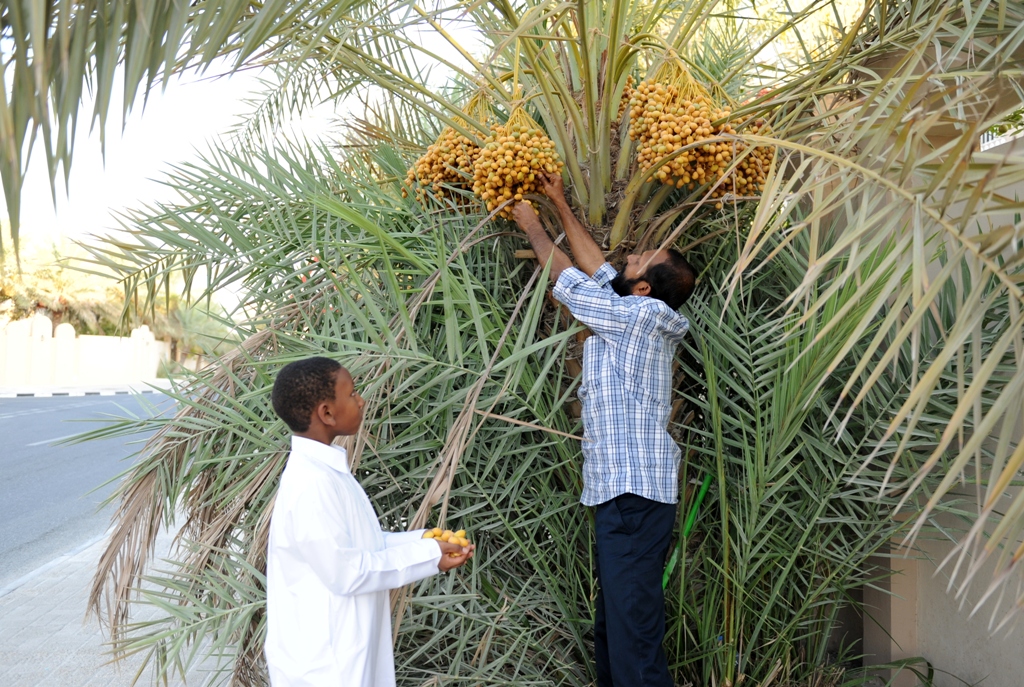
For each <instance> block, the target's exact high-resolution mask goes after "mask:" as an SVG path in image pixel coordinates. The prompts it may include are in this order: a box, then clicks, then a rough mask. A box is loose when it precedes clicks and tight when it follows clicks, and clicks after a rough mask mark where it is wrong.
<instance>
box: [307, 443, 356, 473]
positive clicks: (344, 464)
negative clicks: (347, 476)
mask: <svg viewBox="0 0 1024 687" xmlns="http://www.w3.org/2000/svg"><path fill="white" fill-rule="evenodd" d="M292 454H299V455H301V456H304V457H306V458H311V459H313V460H315V461H317V462H318V463H323V464H324V465H326V466H327V467H329V468H331V469H332V470H337V471H338V472H343V473H348V472H351V471H350V470H349V467H348V453H347V452H346V451H345V449H343V448H342V447H341V446H334V445H333V444H332V445H330V446H328V445H327V444H322V443H320V442H319V441H316V440H314V439H307V438H306V437H299V436H295V435H294V434H293V435H292Z"/></svg>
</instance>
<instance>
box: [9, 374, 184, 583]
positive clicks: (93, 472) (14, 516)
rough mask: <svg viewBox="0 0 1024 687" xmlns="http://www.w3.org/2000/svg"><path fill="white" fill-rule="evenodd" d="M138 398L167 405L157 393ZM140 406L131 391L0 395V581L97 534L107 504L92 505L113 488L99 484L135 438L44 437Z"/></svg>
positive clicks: (131, 449) (105, 521) (120, 464)
mask: <svg viewBox="0 0 1024 687" xmlns="http://www.w3.org/2000/svg"><path fill="white" fill-rule="evenodd" d="M144 398H145V399H146V402H149V403H155V404H158V405H159V406H160V407H161V408H163V409H167V408H169V407H170V399H167V398H166V397H164V396H162V395H159V394H155V393H154V394H146V395H145V397H144ZM145 413H148V411H147V410H144V408H143V406H142V405H141V404H140V403H139V401H137V400H136V399H135V398H133V397H131V396H71V397H60V396H58V397H51V398H9V399H0V588H3V587H4V586H5V585H7V584H9V583H10V582H13V581H14V580H16V579H18V578H19V577H21V576H23V575H25V574H26V573H29V572H31V571H32V570H34V569H36V568H37V567H39V566H40V565H43V564H45V563H47V562H49V561H50V560H52V559H54V558H55V557H57V556H60V555H62V554H65V553H67V552H69V551H72V550H74V549H75V548H77V547H80V546H82V545H83V544H85V543H86V542H88V541H90V540H92V539H95V538H96V537H99V536H101V535H102V534H103V532H104V531H105V530H106V528H107V526H108V525H109V523H110V515H111V513H112V511H113V507H112V506H108V507H106V508H104V509H102V510H99V509H98V507H99V504H100V503H101V502H102V501H103V499H104V498H105V497H107V496H109V495H110V493H111V492H112V491H113V490H114V487H115V485H114V484H108V485H106V486H101V485H104V483H105V482H107V481H108V480H110V479H111V478H113V477H116V476H117V475H119V474H120V473H122V472H123V471H124V470H126V469H127V468H128V467H129V466H130V462H128V461H126V460H125V458H127V457H129V456H130V455H132V454H133V453H135V452H136V451H138V450H139V448H141V442H140V439H141V437H133V438H132V439H130V440H125V439H104V440H102V441H92V442H86V443H83V444H76V445H73V446H52V445H51V444H52V442H53V441H55V440H57V439H60V438H63V437H67V436H69V435H72V434H77V433H79V432H83V431H87V430H90V429H96V428H98V427H101V426H102V422H103V420H104V419H109V417H110V416H111V415H128V414H133V415H142V414H145ZM97 487H99V488H98V489H96V488H97ZM93 489H96V490H95V491H92V490H93Z"/></svg>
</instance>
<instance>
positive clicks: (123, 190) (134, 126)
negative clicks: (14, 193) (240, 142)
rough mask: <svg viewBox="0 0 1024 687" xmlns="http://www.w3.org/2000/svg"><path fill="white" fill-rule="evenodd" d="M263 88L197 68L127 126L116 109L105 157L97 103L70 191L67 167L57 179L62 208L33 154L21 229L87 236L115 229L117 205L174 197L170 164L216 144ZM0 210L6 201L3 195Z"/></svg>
mask: <svg viewBox="0 0 1024 687" xmlns="http://www.w3.org/2000/svg"><path fill="white" fill-rule="evenodd" d="M258 88H259V81H258V77H257V74H256V73H254V72H243V73H238V74H233V75H232V76H230V77H225V78H219V79H212V78H202V77H199V76H197V75H195V74H191V75H186V76H184V77H183V78H181V79H177V78H176V79H173V80H172V81H171V82H170V83H169V84H168V86H167V89H166V91H161V90H156V91H155V92H153V93H151V94H150V97H149V102H148V103H147V104H146V105H145V109H144V110H143V109H142V107H141V101H139V102H137V103H136V109H135V110H134V111H133V112H132V113H131V114H130V115H129V116H128V119H127V121H126V122H124V127H123V130H122V126H121V125H122V120H121V116H120V112H121V102H120V101H119V102H116V103H115V104H114V105H113V106H112V107H111V114H110V115H109V120H108V123H107V138H106V159H104V156H103V154H102V150H101V146H100V136H99V130H98V128H99V125H98V123H97V124H96V126H95V128H93V130H92V131H91V132H90V131H89V129H90V126H89V124H90V122H89V116H90V115H91V112H92V103H91V102H86V103H85V104H84V105H83V107H82V110H81V113H82V116H81V117H80V120H79V134H78V140H77V141H76V142H75V147H74V158H73V161H72V165H71V179H70V184H69V189H68V192H66V191H65V190H64V184H63V172H61V173H59V175H58V179H57V206H56V208H54V204H53V197H52V194H51V192H50V184H49V180H48V178H47V173H46V158H45V155H44V154H43V152H42V150H41V149H37V150H35V151H34V152H33V154H32V157H31V160H30V162H29V168H28V172H27V174H26V179H25V188H24V192H23V194H22V211H21V235H22V236H23V237H25V238H27V239H28V240H29V241H32V242H35V241H45V242H51V241H58V242H59V239H60V238H65V239H74V240H81V239H84V238H86V237H87V236H88V235H90V234H101V233H108V230H110V229H113V228H116V226H117V224H116V220H115V219H114V218H113V217H112V215H111V213H112V211H117V210H121V209H124V208H128V207H133V206H137V205H139V204H140V203H143V202H151V201H153V200H157V199H167V198H169V197H170V193H169V191H168V190H167V189H166V188H163V187H161V185H160V184H159V183H158V182H157V181H156V180H157V179H159V178H160V177H161V176H162V174H163V172H165V171H166V170H168V169H169V168H170V165H172V164H174V163H179V162H185V161H189V160H194V159H196V157H197V154H198V153H199V152H202V151H205V150H208V149H209V147H210V145H212V144H215V142H216V139H217V136H218V135H220V134H223V133H224V132H226V131H229V130H230V129H231V127H232V126H233V125H235V124H236V123H237V121H238V119H239V117H240V116H241V115H243V114H244V113H246V112H248V111H249V110H250V109H251V107H252V106H251V105H249V104H246V103H245V102H244V100H245V98H246V97H247V96H249V95H251V94H252V93H253V92H255V91H256V90H257V89H258ZM0 213H2V216H3V217H4V218H6V217H7V216H8V215H7V205H6V203H5V202H4V201H3V198H2V196H0Z"/></svg>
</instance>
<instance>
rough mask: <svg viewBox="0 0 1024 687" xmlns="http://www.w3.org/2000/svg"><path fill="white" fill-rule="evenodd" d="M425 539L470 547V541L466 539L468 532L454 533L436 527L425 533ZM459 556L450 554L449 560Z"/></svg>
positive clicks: (459, 531)
mask: <svg viewBox="0 0 1024 687" xmlns="http://www.w3.org/2000/svg"><path fill="white" fill-rule="evenodd" d="M423 538H424V539H437V540H438V541H446V542H449V543H451V544H457V545H459V546H469V540H468V539H466V530H458V531H456V532H452V531H451V530H442V529H441V528H440V527H435V528H434V529H432V530H427V531H426V532H424V533H423ZM458 555H459V554H457V553H450V554H448V557H449V558H456V557H458Z"/></svg>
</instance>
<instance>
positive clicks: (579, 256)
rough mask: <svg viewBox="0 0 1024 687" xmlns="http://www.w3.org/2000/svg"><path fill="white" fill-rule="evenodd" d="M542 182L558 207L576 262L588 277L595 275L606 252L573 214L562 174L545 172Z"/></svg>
mask: <svg viewBox="0 0 1024 687" xmlns="http://www.w3.org/2000/svg"><path fill="white" fill-rule="evenodd" d="M541 183H543V185H544V193H545V195H547V197H548V198H550V199H551V200H552V202H554V204H555V208H557V209H558V218H559V219H560V220H561V222H562V228H563V229H564V230H565V237H566V238H567V239H569V247H570V248H572V254H573V256H574V257H575V258H576V262H577V263H578V264H579V266H580V269H581V270H583V271H584V272H586V273H587V276H588V277H593V276H594V272H597V269H598V268H599V267H600V266H601V265H603V264H604V263H605V262H606V261H605V259H604V252H603V251H602V250H601V247H600V246H598V245H597V242H595V241H594V239H593V237H592V236H591V235H590V233H589V232H587V230H586V229H584V228H583V225H582V224H580V221H579V220H578V219H576V215H574V214H572V208H570V207H569V203H568V202H567V201H566V200H565V189H564V188H563V186H562V176H561V175H560V174H543V175H541Z"/></svg>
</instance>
